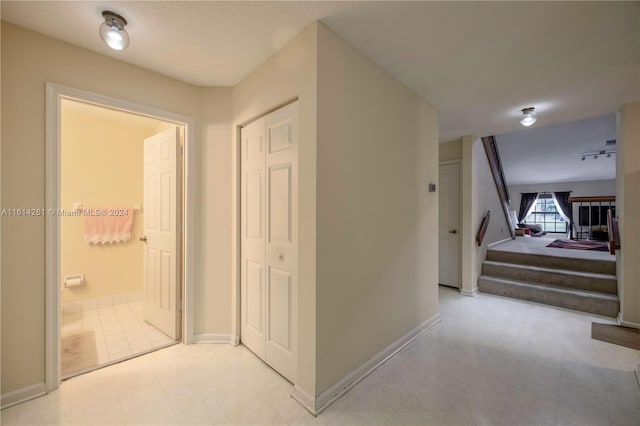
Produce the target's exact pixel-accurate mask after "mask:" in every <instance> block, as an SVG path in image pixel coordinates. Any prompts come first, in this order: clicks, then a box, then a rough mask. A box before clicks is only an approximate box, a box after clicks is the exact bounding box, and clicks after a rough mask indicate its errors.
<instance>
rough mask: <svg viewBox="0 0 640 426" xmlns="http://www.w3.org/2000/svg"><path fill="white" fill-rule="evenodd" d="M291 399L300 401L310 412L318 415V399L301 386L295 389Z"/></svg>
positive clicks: (296, 386)
mask: <svg viewBox="0 0 640 426" xmlns="http://www.w3.org/2000/svg"><path fill="white" fill-rule="evenodd" d="M291 398H293V399H295V400H296V401H298V402H299V403H300V404H301V405H302V406H303V407H304V408H305V409H306V410H307V411H308V412H310V413H311V414H313V415H314V416H316V415H317V413H316V398H315V397H314V396H313V395H311V394H310V393H309V392H307V391H306V390H304V389H302V388H301V387H300V386H298V385H295V386H294V387H293V393H292V394H291Z"/></svg>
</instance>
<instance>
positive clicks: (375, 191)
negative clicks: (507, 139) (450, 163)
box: [316, 25, 438, 394]
mask: <svg viewBox="0 0 640 426" xmlns="http://www.w3.org/2000/svg"><path fill="white" fill-rule="evenodd" d="M437 150H438V114H437V112H436V111H435V109H434V108H433V107H431V106H430V105H428V104H426V103H425V102H424V101H423V100H422V99H420V98H419V97H418V96H417V95H415V94H414V93H413V92H411V91H410V90H409V89H407V88H406V87H405V86H403V85H402V84H401V83H399V82H398V81H397V80H395V79H393V78H392V77H390V76H389V75H388V74H386V73H385V72H384V71H383V70H382V69H381V68H379V67H378V66H376V65H375V64H373V63H372V62H371V61H370V60H368V59H367V58H366V57H364V56H363V55H361V54H360V53H358V52H357V51H355V50H354V49H353V48H352V47H350V46H349V45H348V44H347V43H346V42H344V41H343V40H341V39H340V38H338V37H337V36H336V35H335V34H334V33H332V32H331V31H330V30H329V29H327V28H326V27H324V26H323V25H319V31H318V178H317V179H318V181H317V197H318V199H317V241H318V253H317V256H318V257H317V277H318V278H317V279H318V281H317V310H318V311H317V315H318V319H317V339H318V343H317V386H316V394H320V393H321V392H322V391H323V390H325V389H327V388H328V387H330V386H331V385H333V384H334V383H336V382H337V381H338V380H339V379H341V378H343V377H344V376H345V375H346V374H347V373H349V372H351V371H352V370H353V369H355V368H356V367H358V366H360V365H361V364H363V363H364V362H366V361H368V360H369V359H370V358H372V357H373V356H375V355H377V354H378V353H379V352H381V351H382V350H384V349H385V348H386V347H387V346H389V345H390V344H392V343H393V342H395V341H396V340H397V339H399V338H400V337H401V336H403V335H404V334H405V333H407V332H409V331H411V330H412V329H414V328H416V327H418V326H419V325H420V324H422V323H423V322H425V321H426V320H428V319H429V318H431V317H433V316H434V315H435V314H436V313H437V312H438V284H437V269H438V267H437V259H438V254H437V243H438V241H437V229H438V194H437V193H429V192H428V189H427V186H428V184H429V183H430V182H433V183H436V182H437V180H438V156H437ZM434 153H436V155H434Z"/></svg>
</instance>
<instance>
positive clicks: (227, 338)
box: [193, 333, 238, 346]
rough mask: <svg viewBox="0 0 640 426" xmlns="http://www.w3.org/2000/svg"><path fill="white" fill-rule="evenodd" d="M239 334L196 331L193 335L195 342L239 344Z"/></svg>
mask: <svg viewBox="0 0 640 426" xmlns="http://www.w3.org/2000/svg"><path fill="white" fill-rule="evenodd" d="M237 339H238V337H237V336H232V335H231V334H224V333H196V334H195V335H194V336H193V343H196V344H197V343H227V344H231V345H234V346H235V345H237V343H236V340H237Z"/></svg>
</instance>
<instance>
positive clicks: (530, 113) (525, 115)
mask: <svg viewBox="0 0 640 426" xmlns="http://www.w3.org/2000/svg"><path fill="white" fill-rule="evenodd" d="M537 119H538V114H536V112H535V108H534V107H528V108H524V109H523V110H522V118H521V119H520V124H522V125H523V126H526V127H529V126H531V125H532V124H533V123H535V122H536V120H537Z"/></svg>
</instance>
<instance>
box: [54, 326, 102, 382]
mask: <svg viewBox="0 0 640 426" xmlns="http://www.w3.org/2000/svg"><path fill="white" fill-rule="evenodd" d="M61 352H62V362H61V364H62V365H61V370H62V371H61V373H62V377H64V376H67V375H69V374H71V373H75V372H78V371H82V370H86V369H88V368H92V367H97V366H98V350H97V348H96V336H95V333H94V332H93V331H85V332H83V333H78V334H72V335H71V336H65V337H63V338H62V344H61Z"/></svg>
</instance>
